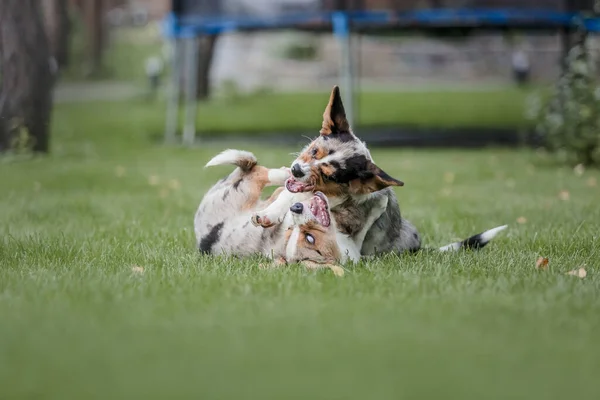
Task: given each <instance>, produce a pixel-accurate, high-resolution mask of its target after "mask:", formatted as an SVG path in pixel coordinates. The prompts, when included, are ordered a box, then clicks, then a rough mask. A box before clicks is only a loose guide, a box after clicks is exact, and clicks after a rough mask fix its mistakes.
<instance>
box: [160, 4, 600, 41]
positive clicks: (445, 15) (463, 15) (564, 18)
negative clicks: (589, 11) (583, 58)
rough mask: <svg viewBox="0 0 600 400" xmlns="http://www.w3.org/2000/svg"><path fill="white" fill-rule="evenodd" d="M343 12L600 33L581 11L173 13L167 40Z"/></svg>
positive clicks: (352, 16)
mask: <svg viewBox="0 0 600 400" xmlns="http://www.w3.org/2000/svg"><path fill="white" fill-rule="evenodd" d="M339 13H343V14H344V15H345V16H346V18H348V21H349V22H350V23H351V26H352V27H353V28H358V29H360V28H361V27H364V26H370V27H385V26H390V27H394V28H397V29H402V28H408V27H419V28H423V29H426V28H439V27H447V28H452V27H454V28H481V27H486V28H494V27H509V28H513V27H514V28H522V27H523V26H532V27H533V26H539V27H542V28H546V29H558V28H575V27H581V28H583V29H585V30H586V31H588V32H599V31H600V18H594V17H590V16H586V15H585V14H584V13H578V12H557V11H547V10H543V9H531V10H516V9H427V10H415V11H405V12H395V11H385V10H383V11H347V12H346V11H334V12H316V13H300V14H290V15H285V16H279V17H240V18H226V17H223V18H218V17H206V18H201V17H184V18H177V17H176V16H175V15H174V14H169V15H168V16H167V17H166V18H165V20H164V25H163V33H164V35H165V36H166V37H169V38H173V37H179V38H186V37H190V36H198V35H204V34H218V33H226V32H232V31H238V30H249V29H256V30H261V29H262V30H266V29H284V28H297V27H302V26H303V25H304V26H310V25H311V24H320V25H324V26H330V25H332V19H333V16H334V15H335V14H339Z"/></svg>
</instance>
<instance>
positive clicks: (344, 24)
mask: <svg viewBox="0 0 600 400" xmlns="http://www.w3.org/2000/svg"><path fill="white" fill-rule="evenodd" d="M333 33H334V35H335V36H336V37H337V39H338V41H339V43H340V49H341V54H342V59H341V63H340V75H341V76H340V79H341V81H342V88H341V89H342V97H343V101H344V109H345V110H346V118H347V119H348V122H349V123H350V126H354V79H353V71H352V59H353V57H352V42H351V38H350V20H349V18H348V14H346V13H345V12H336V13H334V14H333Z"/></svg>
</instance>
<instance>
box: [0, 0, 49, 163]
mask: <svg viewBox="0 0 600 400" xmlns="http://www.w3.org/2000/svg"><path fill="white" fill-rule="evenodd" d="M41 7H42V5H41V3H40V1H39V0H1V1H0V151H6V150H10V149H11V148H14V147H16V146H19V147H23V146H26V147H27V148H28V149H31V150H33V151H35V152H47V151H48V147H49V146H48V145H49V135H50V115H51V112H52V89H53V86H54V76H53V74H52V71H51V68H50V58H51V54H50V47H49V44H48V38H47V36H46V32H45V30H44V24H43V20H42V9H41ZM16 140H19V143H16ZM24 142H25V143H24Z"/></svg>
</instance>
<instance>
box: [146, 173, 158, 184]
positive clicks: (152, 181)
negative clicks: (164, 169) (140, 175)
mask: <svg viewBox="0 0 600 400" xmlns="http://www.w3.org/2000/svg"><path fill="white" fill-rule="evenodd" d="M159 183H160V178H159V177H158V175H150V176H149V177H148V184H150V185H152V186H156V185H158V184H159Z"/></svg>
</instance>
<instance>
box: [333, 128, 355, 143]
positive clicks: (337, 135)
mask: <svg viewBox="0 0 600 400" xmlns="http://www.w3.org/2000/svg"><path fill="white" fill-rule="evenodd" d="M332 135H333V138H334V139H337V140H339V141H340V142H342V143H347V142H352V141H354V140H356V139H355V137H354V135H352V134H351V133H350V132H347V131H344V132H338V131H334V132H333V133H332Z"/></svg>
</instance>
